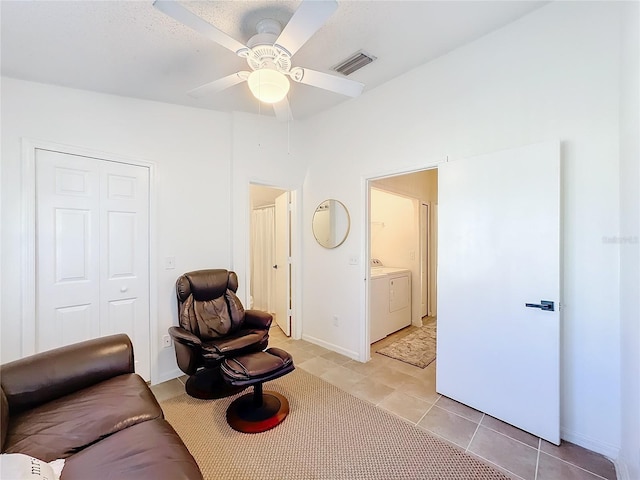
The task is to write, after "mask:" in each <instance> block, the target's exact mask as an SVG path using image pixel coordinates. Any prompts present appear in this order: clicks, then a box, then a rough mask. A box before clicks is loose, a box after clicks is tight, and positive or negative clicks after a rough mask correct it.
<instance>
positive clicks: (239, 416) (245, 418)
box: [227, 384, 289, 433]
mask: <svg viewBox="0 0 640 480" xmlns="http://www.w3.org/2000/svg"><path fill="white" fill-rule="evenodd" d="M261 387H262V384H257V385H254V392H253V393H247V394H245V395H242V396H241V397H238V398H236V399H235V400H234V401H233V402H231V405H229V408H228V409H227V423H228V424H229V426H230V427H231V428H233V429H234V430H237V431H238V432H243V433H260V432H265V431H267V430H270V429H272V428H274V427H276V426H278V425H279V424H280V423H282V421H283V420H284V419H285V418H286V417H287V415H288V414H289V402H288V400H287V399H286V398H285V397H283V396H282V395H280V394H279V393H278V392H274V391H265V392H263V391H262V388H261Z"/></svg>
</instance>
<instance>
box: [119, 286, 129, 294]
mask: <svg viewBox="0 0 640 480" xmlns="http://www.w3.org/2000/svg"><path fill="white" fill-rule="evenodd" d="M127 290H129V287H126V286H122V287H120V291H121V292H122V293H124V292H126V291H127Z"/></svg>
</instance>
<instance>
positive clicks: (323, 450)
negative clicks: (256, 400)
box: [160, 369, 509, 480]
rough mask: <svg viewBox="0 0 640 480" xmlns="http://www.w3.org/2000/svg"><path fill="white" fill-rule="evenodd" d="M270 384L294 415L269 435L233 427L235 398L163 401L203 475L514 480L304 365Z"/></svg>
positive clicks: (222, 479) (247, 479)
mask: <svg viewBox="0 0 640 480" xmlns="http://www.w3.org/2000/svg"><path fill="white" fill-rule="evenodd" d="M264 389H265V391H268V390H275V391H277V392H279V393H280V394H282V395H284V396H285V397H286V398H287V399H288V400H289V407H290V412H289V416H288V417H287V418H286V419H285V420H284V421H283V422H282V423H281V424H280V425H278V426H277V427H275V428H274V429H272V430H268V431H266V432H263V433H254V434H246V433H240V432H236V431H235V430H232V429H231V427H229V425H228V424H227V422H226V418H225V412H226V410H227V407H228V406H229V403H230V402H231V401H232V400H233V399H234V398H235V397H228V398H222V399H218V400H198V399H195V398H192V397H189V396H188V395H186V394H181V395H179V396H177V397H174V398H172V399H169V400H165V401H163V402H161V403H160V405H161V406H162V410H163V411H164V414H165V418H166V419H167V420H168V421H169V423H171V425H172V426H173V428H175V430H176V431H177V432H178V434H179V435H180V437H181V438H182V440H183V441H184V443H185V445H186V446H187V448H188V449H189V451H190V452H191V454H192V455H193V456H194V458H195V459H196V462H198V465H199V466H200V469H201V470H202V473H203V476H204V479H205V480H445V479H446V480H471V479H473V480H509V479H508V477H506V476H505V475H503V474H502V473H500V472H498V471H497V470H495V469H494V468H492V467H491V466H489V465H487V464H485V463H483V462H481V461H480V460H479V459H477V458H475V457H473V456H471V455H469V454H467V453H465V452H464V451H463V450H461V449H459V448H457V447H455V446H453V445H452V444H449V443H447V442H445V441H444V440H441V439H439V438H436V437H435V436H433V435H430V434H429V433H428V432H427V431H426V430H423V429H421V428H419V427H416V426H415V425H413V424H411V423H409V422H406V421H404V420H402V419H401V418H400V417H396V416H395V415H393V414H391V413H389V412H387V411H385V410H383V409H381V408H378V407H376V406H375V405H373V404H372V403H369V402H366V401H364V400H361V399H359V398H357V397H354V396H352V395H350V394H349V393H347V392H345V391H343V390H340V389H339V388H338V387H335V386H334V385H331V384H330V383H327V382H325V381H324V380H322V379H320V378H318V377H316V376H314V375H311V374H310V373H307V372H305V371H304V370H302V369H297V370H295V371H294V372H292V373H290V374H289V375H285V376H284V377H280V378H278V379H276V380H273V381H271V382H267V383H266V384H265V387H264ZM249 392H251V389H249V390H247V391H246V392H242V393H243V394H244V393H249ZM239 395H240V394H239Z"/></svg>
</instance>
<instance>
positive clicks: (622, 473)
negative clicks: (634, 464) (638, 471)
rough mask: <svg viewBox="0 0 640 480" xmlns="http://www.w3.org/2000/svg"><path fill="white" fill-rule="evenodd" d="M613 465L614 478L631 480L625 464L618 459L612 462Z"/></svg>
mask: <svg viewBox="0 0 640 480" xmlns="http://www.w3.org/2000/svg"><path fill="white" fill-rule="evenodd" d="M613 464H614V465H615V467H616V478H617V479H618V480H632V479H631V476H630V475H629V469H628V468H627V464H626V463H625V462H623V461H621V460H619V459H618V460H616V461H614V462H613Z"/></svg>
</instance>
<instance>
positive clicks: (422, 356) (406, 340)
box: [376, 321, 436, 368]
mask: <svg viewBox="0 0 640 480" xmlns="http://www.w3.org/2000/svg"><path fill="white" fill-rule="evenodd" d="M376 353H379V354H381V355H385V356H387V357H391V358H395V359H396V360H400V361H402V362H405V363H409V364H411V365H415V366H416V367H420V368H425V367H426V366H427V365H429V364H430V363H431V362H433V361H434V360H435V359H436V322H435V321H432V322H429V323H428V324H427V325H424V326H422V327H420V328H419V329H418V330H416V331H415V332H413V333H410V334H408V335H407V336H406V337H402V338H401V339H400V340H397V341H395V342H393V343H391V344H389V345H387V346H386V347H383V348H381V349H380V350H376Z"/></svg>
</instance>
